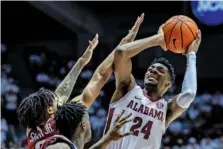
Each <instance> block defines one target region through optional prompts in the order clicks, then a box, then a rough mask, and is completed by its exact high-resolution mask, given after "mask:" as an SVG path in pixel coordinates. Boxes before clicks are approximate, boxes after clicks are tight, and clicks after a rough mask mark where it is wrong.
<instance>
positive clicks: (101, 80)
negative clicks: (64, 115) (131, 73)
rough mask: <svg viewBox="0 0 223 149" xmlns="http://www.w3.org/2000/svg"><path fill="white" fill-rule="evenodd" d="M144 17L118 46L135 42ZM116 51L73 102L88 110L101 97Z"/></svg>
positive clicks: (138, 20)
mask: <svg viewBox="0 0 223 149" xmlns="http://www.w3.org/2000/svg"><path fill="white" fill-rule="evenodd" d="M143 15H144V14H142V15H141V16H140V17H138V18H137V20H136V22H135V24H134V26H133V27H132V29H131V30H129V33H128V34H127V35H126V36H125V37H124V38H122V40H121V42H120V43H119V45H118V46H121V45H123V44H126V43H129V42H132V41H134V39H135V37H136V35H137V33H138V30H139V27H140V25H141V23H142V19H141V18H142V17H143ZM116 48H117V47H116ZM116 48H115V49H116ZM115 49H114V50H113V51H112V53H110V54H109V56H108V57H107V58H106V59H105V60H104V61H103V62H102V63H101V64H100V65H99V66H98V68H97V69H96V71H95V72H94V74H93V76H92V78H91V80H90V81H89V83H88V84H87V86H86V87H85V89H84V91H83V93H82V94H81V95H79V96H77V97H75V98H74V99H72V101H77V100H80V101H81V102H82V103H83V104H84V105H85V106H86V107H87V108H89V107H90V106H91V105H92V103H93V102H94V100H95V99H96V98H97V96H98V95H99V93H100V91H101V89H102V87H103V86H104V85H105V83H106V82H107V81H108V79H109V77H110V76H111V74H112V71H113V62H114V53H115Z"/></svg>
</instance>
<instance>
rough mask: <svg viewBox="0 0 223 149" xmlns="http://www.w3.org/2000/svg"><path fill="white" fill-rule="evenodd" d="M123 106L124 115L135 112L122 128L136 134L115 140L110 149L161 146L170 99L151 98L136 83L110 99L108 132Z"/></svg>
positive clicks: (139, 148)
mask: <svg viewBox="0 0 223 149" xmlns="http://www.w3.org/2000/svg"><path fill="white" fill-rule="evenodd" d="M123 110H125V116H126V115H128V114H130V113H132V118H133V121H132V122H129V123H127V124H125V125H124V126H122V127H121V129H120V131H121V132H122V133H125V132H129V131H132V132H133V134H132V135H130V136H127V137H124V138H123V139H121V140H120V141H113V142H112V143H111V144H109V145H108V147H107V149H159V148H160V144H161V139H162V136H163V134H164V132H165V119H166V112H167V102H166V101H165V100H164V99H159V100H158V101H155V102H152V101H151V100H150V99H149V97H147V96H146V95H145V94H144V92H143V89H142V88H141V87H139V86H137V85H136V86H135V87H134V88H133V89H132V90H131V91H129V92H128V93H127V94H126V95H125V96H124V97H122V98H121V99H120V100H119V101H117V102H115V103H110V105H109V114H108V117H107V123H106V127H105V133H107V131H108V129H109V128H110V127H111V126H113V124H114V121H115V120H116V119H117V116H118V114H120V113H121V112H122V111H123ZM123 117H124V116H123Z"/></svg>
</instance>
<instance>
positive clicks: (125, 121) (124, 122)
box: [119, 119, 133, 127]
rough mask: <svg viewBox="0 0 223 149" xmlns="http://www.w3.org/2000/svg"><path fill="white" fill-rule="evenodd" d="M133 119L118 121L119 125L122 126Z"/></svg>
mask: <svg viewBox="0 0 223 149" xmlns="http://www.w3.org/2000/svg"><path fill="white" fill-rule="evenodd" d="M132 120H133V119H129V120H124V121H122V122H121V123H119V127H122V126H123V125H124V124H126V123H129V122H131V121H132Z"/></svg>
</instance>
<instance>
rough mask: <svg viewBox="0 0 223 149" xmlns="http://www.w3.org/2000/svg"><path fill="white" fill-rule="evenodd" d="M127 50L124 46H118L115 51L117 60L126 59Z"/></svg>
mask: <svg viewBox="0 0 223 149" xmlns="http://www.w3.org/2000/svg"><path fill="white" fill-rule="evenodd" d="M124 53H125V50H124V48H123V47H122V46H118V47H117V48H116V50H115V58H117V57H118V58H124Z"/></svg>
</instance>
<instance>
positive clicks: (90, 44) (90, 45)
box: [89, 40, 93, 48]
mask: <svg viewBox="0 0 223 149" xmlns="http://www.w3.org/2000/svg"><path fill="white" fill-rule="evenodd" d="M92 45H93V44H92V41H90V40H89V48H92Z"/></svg>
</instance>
